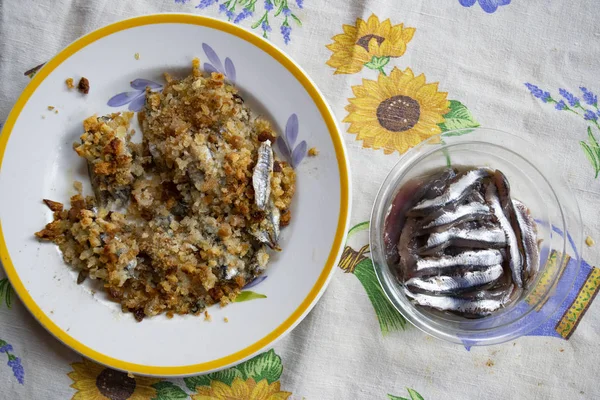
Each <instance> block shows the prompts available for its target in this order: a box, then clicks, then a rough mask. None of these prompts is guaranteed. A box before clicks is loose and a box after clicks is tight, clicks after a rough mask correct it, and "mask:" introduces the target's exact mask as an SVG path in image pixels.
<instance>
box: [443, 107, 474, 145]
mask: <svg viewBox="0 0 600 400" xmlns="http://www.w3.org/2000/svg"><path fill="white" fill-rule="evenodd" d="M449 102H450V111H448V112H447V113H446V114H445V115H444V119H445V121H444V122H443V123H441V124H438V126H439V127H440V128H441V129H442V132H447V131H453V130H455V129H466V128H476V127H478V126H479V122H477V121H475V118H473V115H472V114H471V112H470V111H469V109H468V108H467V107H465V105H464V104H462V103H461V102H460V101H458V100H450V101H449ZM469 132H470V131H469V130H466V131H462V132H451V133H449V134H444V135H443V136H460V135H464V134H466V133H469Z"/></svg>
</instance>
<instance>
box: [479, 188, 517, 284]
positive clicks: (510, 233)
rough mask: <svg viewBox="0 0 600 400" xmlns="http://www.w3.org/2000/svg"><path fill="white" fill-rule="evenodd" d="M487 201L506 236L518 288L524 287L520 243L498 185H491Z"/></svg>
mask: <svg viewBox="0 0 600 400" xmlns="http://www.w3.org/2000/svg"><path fill="white" fill-rule="evenodd" d="M485 200H486V201H487V202H488V203H489V205H490V208H491V209H492V213H493V214H494V215H495V216H496V219H497V220H498V223H499V224H500V228H502V230H503V231H504V234H505V235H506V246H507V248H508V265H509V267H510V270H511V272H512V277H513V281H514V283H515V285H517V287H519V288H522V287H523V262H522V260H521V253H520V252H519V243H518V242H517V236H516V235H515V232H514V230H513V228H512V226H511V224H510V221H509V220H508V218H507V217H506V215H504V211H503V209H502V205H501V204H500V198H499V197H498V191H497V189H496V185H494V184H493V183H491V184H489V185H488V187H487V189H486V191H485Z"/></svg>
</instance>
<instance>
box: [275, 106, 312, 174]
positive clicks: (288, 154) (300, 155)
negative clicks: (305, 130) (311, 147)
mask: <svg viewBox="0 0 600 400" xmlns="http://www.w3.org/2000/svg"><path fill="white" fill-rule="evenodd" d="M299 127H300V125H299V123H298V116H297V115H296V114H292V115H290V117H289V118H288V120H287V124H286V125H285V134H284V135H283V136H279V137H278V138H277V147H278V148H279V151H280V152H281V154H282V155H283V157H284V158H285V159H286V160H287V161H288V162H289V163H290V164H291V166H292V168H296V167H297V166H298V165H300V163H301V162H302V160H303V159H304V157H305V156H306V151H307V149H308V145H307V144H306V141H305V140H303V141H301V142H300V143H298V145H297V146H296V147H294V145H295V144H296V139H298V133H299V130H300V129H299Z"/></svg>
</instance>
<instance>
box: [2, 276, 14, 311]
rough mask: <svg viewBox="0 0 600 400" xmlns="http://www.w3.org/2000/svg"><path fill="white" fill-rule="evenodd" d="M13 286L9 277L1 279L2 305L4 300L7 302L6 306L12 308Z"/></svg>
mask: <svg viewBox="0 0 600 400" xmlns="http://www.w3.org/2000/svg"><path fill="white" fill-rule="evenodd" d="M12 290H13V289H12V286H11V285H10V282H9V281H8V278H4V279H0V305H2V302H3V301H4V303H6V307H8V308H10V307H11V305H12V298H11V297H12Z"/></svg>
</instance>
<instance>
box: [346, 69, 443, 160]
mask: <svg viewBox="0 0 600 400" xmlns="http://www.w3.org/2000/svg"><path fill="white" fill-rule="evenodd" d="M352 92H353V93H354V96H356V97H353V98H351V99H349V101H350V104H348V105H347V106H346V111H348V115H347V116H346V118H344V120H343V122H349V123H350V127H349V128H348V132H349V133H355V134H356V135H357V136H356V140H362V141H363V147H371V148H373V149H375V150H377V149H381V148H383V151H384V153H385V154H391V153H393V152H394V151H398V152H400V153H404V152H405V151H406V150H408V149H409V148H411V147H413V146H415V145H417V144H419V143H420V142H422V141H423V140H425V139H427V138H429V137H431V136H434V135H437V134H439V133H441V131H442V130H441V128H440V127H439V126H438V124H439V123H442V122H444V114H446V113H447V112H448V111H449V110H450V109H449V102H448V100H447V99H446V97H447V96H448V93H446V92H438V83H437V82H436V83H426V82H425V75H423V74H421V75H419V76H416V77H415V75H414V74H413V72H412V71H411V69H410V68H407V69H406V70H405V71H404V72H402V71H401V70H399V69H398V68H394V69H393V70H392V72H391V73H390V75H389V76H385V75H384V74H380V75H379V77H378V79H377V80H376V81H373V80H368V79H363V84H362V85H360V86H353V87H352Z"/></svg>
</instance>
